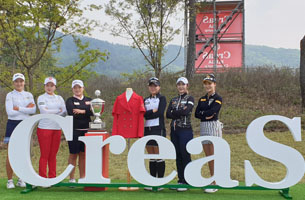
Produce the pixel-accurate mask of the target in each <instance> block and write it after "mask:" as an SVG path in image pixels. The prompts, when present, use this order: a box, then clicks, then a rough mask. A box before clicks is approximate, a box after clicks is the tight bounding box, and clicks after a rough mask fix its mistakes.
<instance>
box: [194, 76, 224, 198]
mask: <svg viewBox="0 0 305 200" xmlns="http://www.w3.org/2000/svg"><path fill="white" fill-rule="evenodd" d="M203 84H204V88H205V90H206V92H207V93H206V95H204V96H203V97H201V98H200V99H199V101H198V105H197V107H196V111H195V117H196V118H198V119H200V121H201V123H200V135H201V136H216V137H222V123H221V122H219V120H218V114H219V111H220V108H221V105H222V98H221V96H219V95H218V94H217V93H216V78H215V76H214V75H213V74H209V75H207V76H206V77H205V78H204V79H203ZM202 145H203V149H204V152H205V155H206V156H211V155H213V154H214V146H213V144H212V143H211V142H210V141H203V142H202ZM209 168H210V174H211V176H213V175H214V161H213V160H212V161H210V162H209ZM212 184H215V182H213V183H212ZM216 191H217V189H205V192H207V193H214V192H216Z"/></svg>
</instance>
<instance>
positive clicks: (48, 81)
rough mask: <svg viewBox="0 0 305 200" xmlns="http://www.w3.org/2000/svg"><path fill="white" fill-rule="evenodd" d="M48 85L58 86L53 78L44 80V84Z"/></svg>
mask: <svg viewBox="0 0 305 200" xmlns="http://www.w3.org/2000/svg"><path fill="white" fill-rule="evenodd" d="M48 83H53V84H54V85H56V79H55V78H53V77H47V78H46V79H45V80H44V84H45V85H46V84H48Z"/></svg>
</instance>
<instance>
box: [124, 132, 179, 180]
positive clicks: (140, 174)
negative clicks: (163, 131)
mask: <svg viewBox="0 0 305 200" xmlns="http://www.w3.org/2000/svg"><path fill="white" fill-rule="evenodd" d="M149 140H155V141H156V142H157V144H158V146H159V154H145V146H146V143H147V142H148V141H149ZM145 159H176V151H175V147H174V145H173V144H172V143H171V141H169V140H168V139H166V138H165V137H162V136H157V135H154V136H145V137H143V138H141V139H139V140H137V141H136V142H135V143H134V144H133V145H132V147H131V148H130V150H129V153H128V159H127V160H128V169H129V171H130V174H131V175H132V177H133V178H134V179H135V180H136V181H138V182H140V183H142V184H144V185H149V186H160V185H164V184H166V183H168V182H170V181H171V180H173V179H174V178H175V176H176V174H177V172H176V171H172V173H171V174H170V175H168V176H167V177H164V178H155V177H153V176H151V175H150V174H149V173H148V172H147V171H146V168H145Z"/></svg>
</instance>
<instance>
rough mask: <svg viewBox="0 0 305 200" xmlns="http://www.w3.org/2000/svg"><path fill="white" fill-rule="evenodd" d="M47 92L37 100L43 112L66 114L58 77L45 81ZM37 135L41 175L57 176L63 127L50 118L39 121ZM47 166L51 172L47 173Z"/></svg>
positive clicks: (46, 176)
mask: <svg viewBox="0 0 305 200" xmlns="http://www.w3.org/2000/svg"><path fill="white" fill-rule="evenodd" d="M44 89H45V93H44V94H42V95H40V96H39V97H38V100H37V104H38V108H39V111H40V113H41V114H56V115H60V116H64V115H65V114H66V105H65V101H64V99H63V98H62V97H61V96H59V95H56V94H55V93H54V92H55V90H56V79H55V78H53V77H48V78H46V79H45V81H44ZM37 137H38V142H39V146H40V160H39V175H40V176H42V177H45V178H55V177H56V154H57V152H58V149H59V146H60V138H61V128H60V126H59V125H58V124H57V123H56V122H54V121H52V120H49V119H42V120H40V121H39V124H38V128H37ZM47 166H48V167H49V173H48V175H47Z"/></svg>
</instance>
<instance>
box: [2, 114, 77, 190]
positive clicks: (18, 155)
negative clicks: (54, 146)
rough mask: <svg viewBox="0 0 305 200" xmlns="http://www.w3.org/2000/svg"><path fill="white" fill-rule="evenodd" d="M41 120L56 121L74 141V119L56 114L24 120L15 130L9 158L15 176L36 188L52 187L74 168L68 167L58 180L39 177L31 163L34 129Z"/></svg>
mask: <svg viewBox="0 0 305 200" xmlns="http://www.w3.org/2000/svg"><path fill="white" fill-rule="evenodd" d="M41 119H50V120H54V121H55V122H56V123H57V124H58V125H59V126H60V127H61V128H62V130H63V133H64V136H65V138H66V140H67V141H71V140H72V139H73V117H72V116H67V117H61V116H59V115H54V114H39V115H34V116H32V117H29V118H27V119H25V120H23V121H22V122H21V123H20V124H19V125H18V126H17V127H16V128H15V130H14V132H13V134H12V136H11V138H10V143H9V148H8V157H9V161H10V164H11V167H12V169H13V171H14V172H15V174H16V175H17V176H18V177H19V178H20V179H22V180H23V181H24V182H26V183H29V184H31V185H36V186H51V185H54V184H56V183H59V182H60V181H62V180H64V179H65V178H66V177H67V176H68V175H69V174H70V172H71V171H72V169H73V168H74V166H73V165H68V167H67V168H66V169H65V171H64V172H63V173H62V174H61V175H59V176H57V177H56V178H44V177H41V176H39V175H38V174H37V173H36V172H35V170H34V168H33V166H32V162H31V155H30V143H31V138H32V133H33V129H34V128H35V125H36V124H37V123H38V122H39V120H41Z"/></svg>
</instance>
